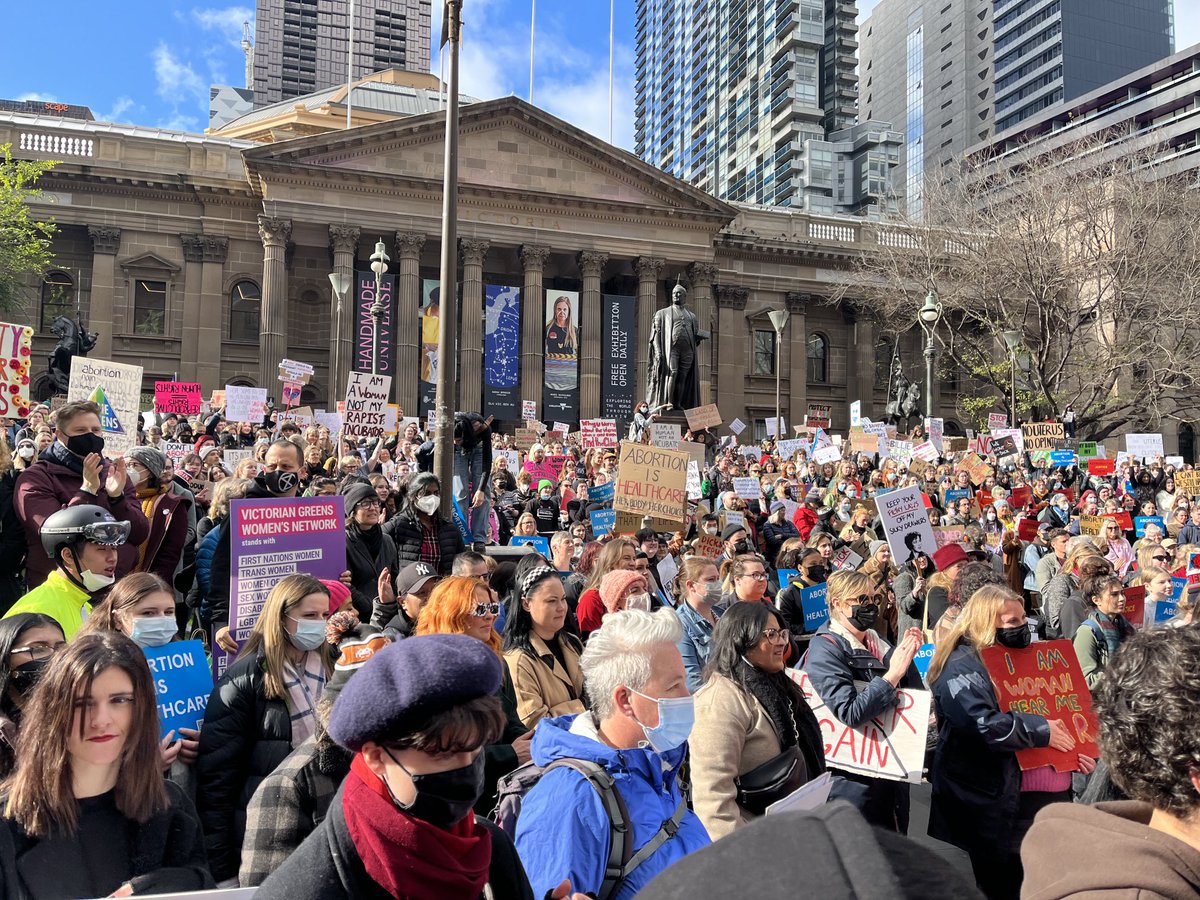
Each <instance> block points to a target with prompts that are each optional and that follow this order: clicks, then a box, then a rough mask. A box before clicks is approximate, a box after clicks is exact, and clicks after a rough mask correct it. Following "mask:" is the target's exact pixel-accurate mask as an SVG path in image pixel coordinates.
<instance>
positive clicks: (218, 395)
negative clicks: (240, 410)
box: [208, 390, 225, 409]
mask: <svg viewBox="0 0 1200 900" xmlns="http://www.w3.org/2000/svg"><path fill="white" fill-rule="evenodd" d="M208 405H209V407H210V408H211V409H224V408H225V392H224V391H216V390H214V391H213V392H212V397H211V398H210V399H209V402H208Z"/></svg>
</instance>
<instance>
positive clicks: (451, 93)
mask: <svg viewBox="0 0 1200 900" xmlns="http://www.w3.org/2000/svg"><path fill="white" fill-rule="evenodd" d="M462 4H463V0H446V11H447V15H446V19H447V21H448V25H449V27H448V29H447V31H448V34H449V42H450V78H449V80H448V83H447V86H446V92H447V94H448V102H447V107H446V157H445V161H446V165H445V173H444V177H443V182H442V260H441V268H442V271H441V289H440V294H441V315H440V316H439V318H438V371H437V395H436V397H437V399H436V400H435V406H436V412H437V434H436V437H435V439H434V471H435V472H436V473H437V476H438V480H439V481H441V483H442V515H443V516H445V517H446V518H447V519H451V518H452V512H451V510H452V509H453V497H454V490H453V484H454V456H453V453H454V407H453V404H454V386H455V377H454V376H455V370H456V365H455V363H456V357H457V353H456V342H455V335H456V333H457V328H456V326H457V324H458V284H457V281H458V50H459V45H460V43H461V40H462ZM530 34H531V35H532V31H531V32H530ZM532 71H533V63H532V59H531V61H530V73H531V76H532ZM532 86H533V81H532V77H531V79H530V87H532Z"/></svg>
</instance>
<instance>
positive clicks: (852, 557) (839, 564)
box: [829, 544, 863, 571]
mask: <svg viewBox="0 0 1200 900" xmlns="http://www.w3.org/2000/svg"><path fill="white" fill-rule="evenodd" d="M829 561H830V562H831V563H833V567H834V568H835V569H847V570H851V571H853V570H854V569H857V568H858V567H859V566H860V565H862V562H863V558H862V557H861V556H859V555H858V554H857V553H855V552H854V551H853V550H851V549H850V545H849V544H847V545H846V546H845V547H843V548H842V549H841V550H838V551H837V552H835V553H834V554H833V556H831V557H829Z"/></svg>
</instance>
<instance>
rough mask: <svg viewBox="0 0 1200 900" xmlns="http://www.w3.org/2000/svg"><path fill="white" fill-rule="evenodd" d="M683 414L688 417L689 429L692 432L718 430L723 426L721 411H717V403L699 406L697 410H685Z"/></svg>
mask: <svg viewBox="0 0 1200 900" xmlns="http://www.w3.org/2000/svg"><path fill="white" fill-rule="evenodd" d="M683 414H684V415H685V416H687V423H688V428H690V429H691V430H692V431H703V430H704V429H706V428H716V427H717V426H718V425H720V424H721V411H720V410H719V409H717V404H715V403H708V404H706V405H704V406H697V407H696V408H695V409H685V410H684V411H683Z"/></svg>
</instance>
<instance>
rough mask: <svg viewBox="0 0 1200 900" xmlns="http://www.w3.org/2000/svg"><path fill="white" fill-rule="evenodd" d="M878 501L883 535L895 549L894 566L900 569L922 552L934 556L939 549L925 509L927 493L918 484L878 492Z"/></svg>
mask: <svg viewBox="0 0 1200 900" xmlns="http://www.w3.org/2000/svg"><path fill="white" fill-rule="evenodd" d="M875 502H876V505H877V506H878V508H879V520H880V523H881V525H882V527H883V531H884V536H885V538H886V539H887V542H888V546H889V547H890V548H891V550H892V564H893V565H895V566H896V567H897V568H899V567H901V566H904V565H906V564H907V563H909V562H911V561H912V560H913V559H915V558H916V556H917V554H919V553H924V554H925V555H926V556H930V557H931V556H933V554H934V553H936V552H937V548H938V544H937V541H936V540H935V539H934V536H933V527H932V526H931V525H930V524H929V516H928V515H927V514H926V512H925V495H924V494H922V493H921V488H920V487H919V486H917V485H913V486H911V487H906V488H902V489H900V490H898V491H892V492H891V493H888V494H883V495H876V498H875Z"/></svg>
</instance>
